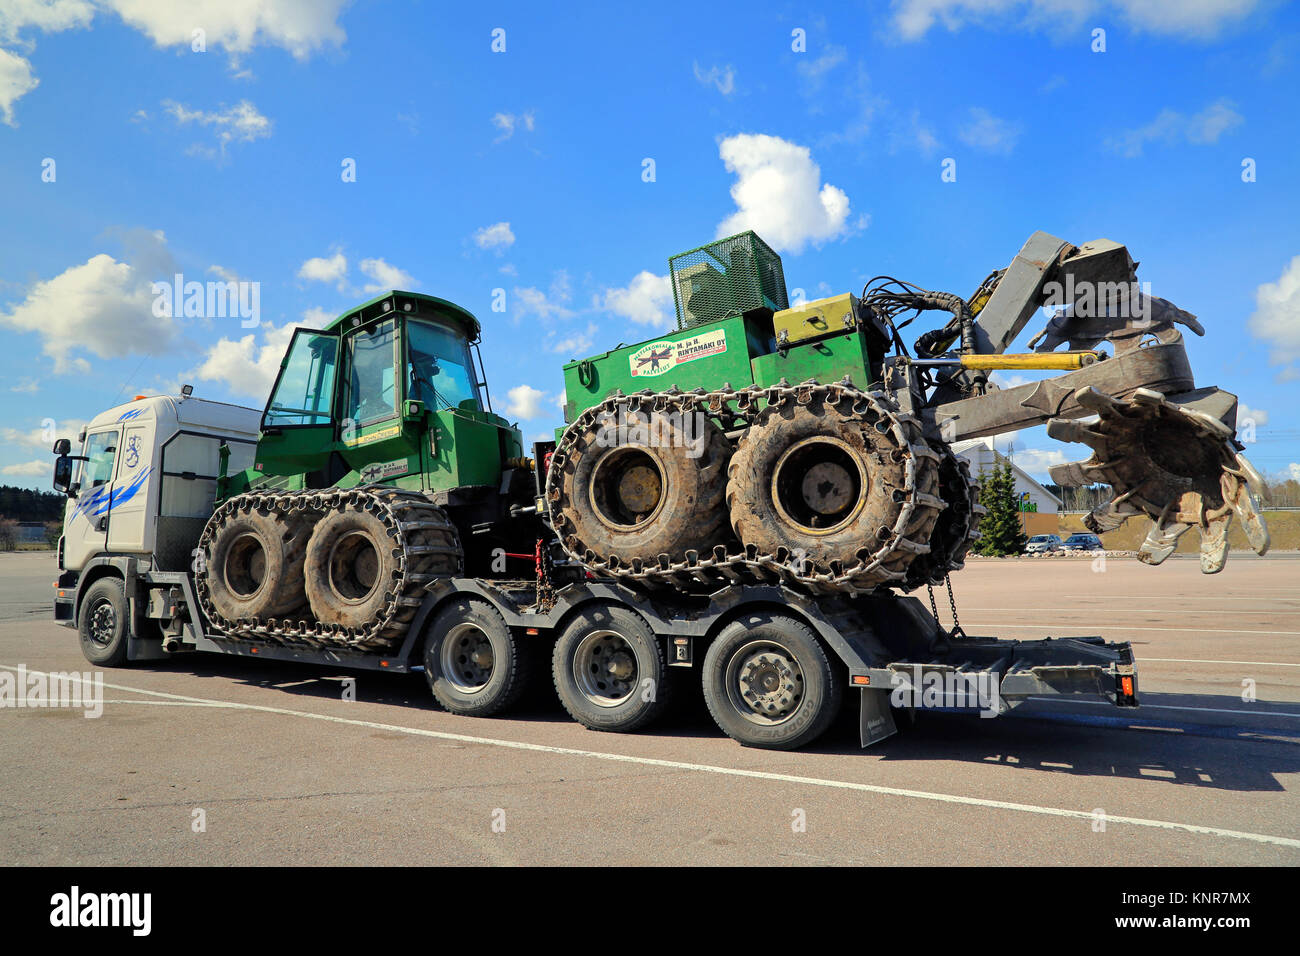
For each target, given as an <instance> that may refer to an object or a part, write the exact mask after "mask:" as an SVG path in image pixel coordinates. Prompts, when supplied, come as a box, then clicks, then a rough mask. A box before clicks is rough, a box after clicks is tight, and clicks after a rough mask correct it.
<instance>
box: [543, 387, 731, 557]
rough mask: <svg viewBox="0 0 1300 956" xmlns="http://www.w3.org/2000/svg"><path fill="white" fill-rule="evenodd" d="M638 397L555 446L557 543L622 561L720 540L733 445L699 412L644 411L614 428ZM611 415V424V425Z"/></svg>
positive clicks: (672, 554)
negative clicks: (636, 422)
mask: <svg viewBox="0 0 1300 956" xmlns="http://www.w3.org/2000/svg"><path fill="white" fill-rule="evenodd" d="M639 408H640V406H639V405H635V404H632V405H626V404H622V405H617V406H615V405H613V404H609V405H608V406H607V408H606V411H607V412H608V414H607V415H602V416H592V417H591V420H590V422H589V424H588V425H587V427H586V428H584V429H582V430H581V431H577V432H576V433H575V434H574V435H573V437H569V436H567V435H566V437H565V440H564V442H563V444H562V446H561V451H562V452H563V459H562V463H561V465H560V475H559V482H558V485H557V486H556V487H557V494H558V497H557V498H555V499H553V504H552V509H551V510H552V514H553V515H554V516H555V517H556V519H557V530H558V531H559V533H560V536H561V538H562V539H563V541H564V543H565V546H566V547H567V548H568V549H569V550H570V551H571V552H573V553H575V554H577V555H580V556H585V555H587V554H590V555H591V556H592V557H593V558H594V559H595V560H601V561H603V560H610V561H613V562H615V563H617V564H618V565H621V566H623V567H627V566H630V565H633V564H635V563H638V562H639V563H642V564H645V565H650V566H653V565H654V563H655V562H656V560H657V559H658V557H659V555H661V554H667V555H669V556H670V558H671V559H672V560H680V559H681V556H682V555H683V554H685V553H686V552H687V551H690V550H700V551H708V550H709V549H711V548H712V547H713V546H714V545H716V544H718V543H719V542H720V541H722V540H724V538H725V532H726V524H727V513H726V505H725V501H724V499H725V494H726V485H727V459H728V457H729V456H730V452H731V447H730V445H729V444H728V443H727V439H726V437H725V436H724V435H723V433H722V430H721V429H719V428H718V426H717V425H716V424H714V423H713V422H712V421H711V420H710V419H709V418H708V417H707V416H706V415H704V414H703V413H691V418H690V425H689V427H688V426H687V425H686V421H685V419H684V418H683V417H682V416H681V415H676V416H674V415H669V414H662V413H659V412H651V411H647V412H644V413H642V414H643V415H644V416H645V420H646V422H647V425H648V427H646V428H642V429H640V430H638V429H637V428H636V427H632V428H627V427H626V426H625V427H623V428H621V429H620V428H618V425H617V423H618V422H619V421H626V420H627V416H628V415H629V414H630V413H631V412H635V410H637V409H639ZM611 423H613V424H611Z"/></svg>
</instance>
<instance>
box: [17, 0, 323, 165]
mask: <svg viewBox="0 0 1300 956" xmlns="http://www.w3.org/2000/svg"><path fill="white" fill-rule="evenodd" d="M347 2H348V0H190V2H187V3H176V2H174V0H99V3H98V6H99V7H102V8H105V9H110V10H113V11H114V12H116V13H117V14H118V15H119V16H120V17H121V18H122V19H123V21H125V22H126V23H127V24H128V25H129V26H131V27H134V28H135V29H136V30H139V31H140V32H142V33H144V34H145V35H146V36H148V37H149V38H150V39H151V40H153V42H154V44H155V45H157V46H159V47H170V46H183V47H185V48H187V49H188V48H191V46H192V44H193V43H194V39H195V35H194V31H195V30H196V29H198V28H202V30H203V31H204V41H205V43H206V45H207V46H208V47H209V48H212V47H218V46H219V47H223V48H224V49H225V50H226V51H227V52H228V53H229V54H230V57H231V63H232V66H237V64H238V58H239V56H240V55H241V54H243V53H247V52H249V51H250V50H252V49H253V48H254V47H255V46H259V45H262V46H278V47H282V48H283V49H286V50H288V51H289V52H290V53H292V54H293V55H294V56H295V57H298V58H299V59H304V58H306V57H307V56H308V55H310V54H311V53H312V52H313V51H314V50H316V49H319V48H321V47H325V46H334V47H337V46H341V45H342V43H343V41H344V40H345V39H346V35H345V34H344V32H343V29H342V28H341V27H340V26H339V25H338V23H337V20H338V16H339V14H340V13H341V11H342V9H343V7H344V6H345V5H346V3H347ZM96 7H97V4H95V3H92V2H90V0H4V2H3V3H0V43H5V44H15V43H18V44H21V45H22V46H23V47H25V48H26V49H25V52H30V50H31V49H32V48H33V47H34V46H35V44H34V43H32V42H31V41H30V40H27V39H24V38H22V37H20V36H19V33H20V32H21V31H24V30H27V29H29V28H30V29H34V30H40V31H42V32H44V33H57V32H59V31H62V30H69V29H74V28H88V27H89V26H90V25H91V22H92V21H93V20H94V17H95V12H96ZM236 75H237V76H247V75H248V73H247V71H241V72H240V73H238V74H236ZM38 82H39V81H38V80H37V79H36V77H35V76H33V75H32V72H31V64H30V63H28V61H27V60H26V59H24V58H23V57H21V56H18V55H17V54H15V53H13V52H12V51H8V50H0V116H2V117H3V120H4V122H6V123H8V124H9V125H11V126H12V125H13V124H14V119H13V104H14V102H15V101H16V100H17V99H18V98H19V97H21V96H22V95H23V94H25V93H28V92H30V91H31V90H33V89H35V87H36V85H37V83H38ZM194 151H195V152H204V151H205V150H204V149H203V148H199V149H198V150H194Z"/></svg>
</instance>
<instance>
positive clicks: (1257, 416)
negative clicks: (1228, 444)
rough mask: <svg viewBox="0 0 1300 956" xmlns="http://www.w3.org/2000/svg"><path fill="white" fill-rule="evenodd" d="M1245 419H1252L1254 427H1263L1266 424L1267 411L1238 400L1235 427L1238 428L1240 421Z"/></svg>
mask: <svg viewBox="0 0 1300 956" xmlns="http://www.w3.org/2000/svg"><path fill="white" fill-rule="evenodd" d="M1245 421H1252V422H1254V423H1255V427H1256V428H1263V427H1264V426H1265V425H1267V424H1268V412H1266V411H1265V410H1264V409H1262V408H1251V407H1250V406H1249V405H1247V404H1246V403H1245V402H1243V401H1240V400H1238V402H1237V427H1238V428H1240V427H1241V423H1242V422H1245Z"/></svg>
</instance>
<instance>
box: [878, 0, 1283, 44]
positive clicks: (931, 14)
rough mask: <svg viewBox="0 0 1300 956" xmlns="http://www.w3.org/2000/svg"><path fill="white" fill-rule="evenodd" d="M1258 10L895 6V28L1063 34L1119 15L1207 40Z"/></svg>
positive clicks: (1112, 3)
mask: <svg viewBox="0 0 1300 956" xmlns="http://www.w3.org/2000/svg"><path fill="white" fill-rule="evenodd" d="M1256 6H1258V3H1257V0H1179V2H1178V3H1169V2H1162V0H894V20H893V22H894V28H895V30H897V32H898V33H899V35H901V36H902V37H903V39H905V40H917V39H920V38H921V37H922V36H924V35H925V34H926V33H927V32H929V30H930V29H931V28H932V27H934V26H935V25H936V24H938V25H941V26H943V27H945V28H946V29H948V30H950V31H953V32H955V31H957V30H960V29H961V28H962V27H964V26H966V25H967V24H977V25H981V26H998V25H1002V24H1005V23H1012V24H1015V25H1018V26H1021V27H1024V28H1027V29H1056V30H1062V29H1068V28H1071V27H1078V26H1079V25H1080V24H1082V23H1084V21H1086V20H1088V21H1090V20H1095V19H1097V18H1098V17H1106V16H1112V15H1118V16H1119V17H1120V18H1121V19H1123V20H1125V21H1127V22H1128V23H1129V25H1131V26H1133V27H1135V28H1136V29H1139V30H1144V31H1147V32H1150V33H1158V34H1165V35H1169V36H1181V37H1188V38H1198V39H1208V38H1210V37H1213V36H1216V35H1217V34H1218V33H1219V32H1220V31H1222V30H1223V29H1224V28H1225V27H1228V26H1230V25H1231V24H1232V23H1233V22H1235V21H1239V20H1242V19H1244V18H1245V17H1246V16H1247V15H1248V14H1249V13H1251V12H1252V11H1253V10H1254V9H1255V8H1256Z"/></svg>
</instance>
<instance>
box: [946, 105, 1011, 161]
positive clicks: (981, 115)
mask: <svg viewBox="0 0 1300 956" xmlns="http://www.w3.org/2000/svg"><path fill="white" fill-rule="evenodd" d="M957 138H958V139H960V140H961V141H962V142H963V143H965V144H966V145H967V146H973V147H975V148H976V149H982V150H984V151H985V152H988V153H1002V154H1004V155H1005V154H1008V153H1010V152H1011V151H1012V150H1013V149H1015V146H1016V140H1018V139H1019V138H1020V126H1019V124H1017V123H1011V122H1008V121H1007V120H1004V119H1001V118H999V117H997V116H994V115H993V114H992V113H990V112H989V111H988V110H986V109H984V108H983V107H978V106H976V107H972V108H971V109H970V111H969V112H968V113H967V118H966V124H965V125H964V126H963V127H962V128H961V130H960V131H958V133H957Z"/></svg>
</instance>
